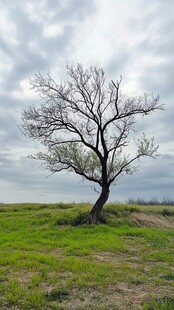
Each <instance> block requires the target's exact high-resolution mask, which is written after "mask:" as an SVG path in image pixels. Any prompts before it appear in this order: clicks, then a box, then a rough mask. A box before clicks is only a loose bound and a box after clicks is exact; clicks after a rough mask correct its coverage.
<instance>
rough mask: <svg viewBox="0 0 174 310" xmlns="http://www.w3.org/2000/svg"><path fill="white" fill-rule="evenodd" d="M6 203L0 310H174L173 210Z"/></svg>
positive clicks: (0, 240)
mask: <svg viewBox="0 0 174 310" xmlns="http://www.w3.org/2000/svg"><path fill="white" fill-rule="evenodd" d="M90 208H91V206H90V205H89V204H63V203H57V204H49V205H46V204H11V205H6V204H1V205H0V309H2V310H7V309H14V310H18V309H21V310H29V309H36V310H37V309H40V310H58V309H59V310H60V309H62V310H63V309H72V310H73V309H75V310H82V309H96V310H97V309H103V310H106V309H109V310H110V309H111V310H112V309H121V310H129V309H131V310H133V309H143V310H153V309H154V310H156V309H161V310H172V309H174V206H171V207H170V206H167V207H166V206H136V205H120V204H110V205H106V207H105V208H104V211H103V213H102V215H101V222H102V224H101V225H98V226H90V225H88V224H87V216H88V212H89V210H90Z"/></svg>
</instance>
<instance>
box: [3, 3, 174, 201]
mask: <svg viewBox="0 0 174 310" xmlns="http://www.w3.org/2000/svg"><path fill="white" fill-rule="evenodd" d="M172 4H173V3H172V0H169V1H162V0H155V1H153V2H152V1H151V2H149V1H145V0H141V1H138V0H135V1H133V2H132V3H131V6H130V1H128V0H124V1H120V2H117V1H114V0H84V1H80V0H64V1H63V0H52V1H48V0H43V1H41V2H37V1H34V0H29V1H20V0H16V1H15V2H14V1H10V0H6V1H5V3H4V1H2V0H0V32H1V38H0V57H1V64H0V143H1V149H0V171H1V173H0V197H1V198H0V201H2V202H23V201H45V202H49V201H50V202H54V201H95V199H96V198H97V194H96V193H95V192H93V191H92V190H91V189H90V188H88V187H81V185H82V184H81V183H79V182H80V179H79V177H77V176H75V175H71V174H69V175H65V174H59V175H54V176H50V177H49V178H46V176H47V175H48V174H49V172H48V171H45V170H44V168H43V167H40V163H39V162H35V161H33V160H31V159H28V158H27V155H28V154H32V153H34V152H37V151H38V150H39V149H40V145H39V144H37V142H33V141H30V140H28V139H26V138H25V137H24V136H22V134H21V132H20V130H19V128H18V124H19V123H20V117H21V116H20V115H21V112H22V110H23V109H24V108H26V107H27V106H29V105H31V104H33V103H35V104H40V101H39V98H38V97H37V96H36V95H35V93H33V91H31V90H30V85H29V79H30V78H32V77H33V76H34V74H35V73H37V72H38V71H41V72H42V73H43V74H44V73H46V72H48V71H49V72H51V74H52V75H53V76H54V77H55V79H56V78H57V79H58V80H59V79H60V78H63V77H64V75H65V67H66V64H67V63H69V64H76V63H77V62H82V63H83V64H84V65H85V66H88V65H91V64H92V65H99V66H102V67H103V68H104V70H105V71H106V74H107V76H108V79H109V80H110V79H114V80H116V79H117V78H119V76H120V74H122V76H123V83H122V87H123V90H124V91H126V92H127V93H128V94H130V95H132V94H133V95H136V94H137V95H139V94H142V93H144V92H153V93H154V94H160V96H161V102H162V103H165V108H166V111H165V112H158V113H155V114H154V115H152V116H151V117H149V119H144V120H141V121H140V122H139V124H138V126H137V129H138V130H139V131H145V132H147V134H149V136H153V135H154V136H155V139H156V142H157V143H158V144H160V149H159V150H160V153H161V157H160V158H159V159H158V160H156V161H153V160H146V161H145V162H144V163H142V165H140V169H139V172H138V173H137V174H135V175H133V176H129V177H128V176H126V177H123V178H122V179H120V181H119V184H118V185H117V186H115V187H113V188H112V191H111V198H110V199H111V200H113V201H114V200H121V201H125V200H128V198H129V197H133V198H134V197H135V198H136V197H142V198H144V199H150V198H151V197H156V198H158V199H162V198H163V197H164V196H165V197H166V196H167V197H169V198H171V197H172V198H173V188H174V186H173V185H174V181H173V180H174V169H173V166H174V143H173V129H174V125H173V124H174V123H173V119H174V109H173V99H174V92H173V65H174V56H173V55H174V43H173V35H174V19H173V16H174V7H173V5H172ZM87 185H90V184H87ZM91 185H92V184H91Z"/></svg>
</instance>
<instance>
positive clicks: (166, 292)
mask: <svg viewBox="0 0 174 310" xmlns="http://www.w3.org/2000/svg"><path fill="white" fill-rule="evenodd" d="M152 293H153V296H155V298H162V297H163V296H171V295H172V293H173V291H172V290H171V287H168V286H166V287H165V288H164V287H163V288H159V287H152V286H147V285H146V286H145V285H129V284H127V283H125V282H118V283H117V284H115V285H109V286H107V287H105V288H103V289H99V288H97V287H96V288H95V287H94V288H90V289H89V288H88V289H80V290H79V289H78V290H76V289H72V291H71V292H70V296H71V297H70V298H69V299H68V300H66V301H63V302H62V303H61V307H62V308H61V309H66V310H70V309H71V310H77V309H79V310H82V309H84V310H85V309H91V310H92V309H95V310H103V309H107V310H125V309H126V310H135V309H136V310H138V309H141V308H142V307H141V306H142V304H143V302H144V301H146V300H147V299H149V298H150V296H152Z"/></svg>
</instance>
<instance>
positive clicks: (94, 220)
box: [89, 186, 109, 224]
mask: <svg viewBox="0 0 174 310" xmlns="http://www.w3.org/2000/svg"><path fill="white" fill-rule="evenodd" d="M108 197H109V187H108V186H103V187H102V191H101V194H100V196H99V198H98V199H97V201H96V203H95V204H94V206H93V208H92V210H91V212H90V215H89V223H90V224H99V215H100V212H101V209H102V207H103V205H104V204H105V202H106V201H107V200H108Z"/></svg>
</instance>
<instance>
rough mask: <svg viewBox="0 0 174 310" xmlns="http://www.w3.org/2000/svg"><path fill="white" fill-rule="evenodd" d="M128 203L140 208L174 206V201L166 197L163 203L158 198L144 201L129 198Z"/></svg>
mask: <svg viewBox="0 0 174 310" xmlns="http://www.w3.org/2000/svg"><path fill="white" fill-rule="evenodd" d="M127 203H128V204H134V205H139V206H147V205H148V206H174V200H173V199H170V198H166V197H164V198H163V200H162V201H159V200H158V199H156V198H152V199H150V200H144V199H143V198H137V199H133V198H129V200H128V202H127Z"/></svg>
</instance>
